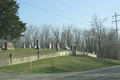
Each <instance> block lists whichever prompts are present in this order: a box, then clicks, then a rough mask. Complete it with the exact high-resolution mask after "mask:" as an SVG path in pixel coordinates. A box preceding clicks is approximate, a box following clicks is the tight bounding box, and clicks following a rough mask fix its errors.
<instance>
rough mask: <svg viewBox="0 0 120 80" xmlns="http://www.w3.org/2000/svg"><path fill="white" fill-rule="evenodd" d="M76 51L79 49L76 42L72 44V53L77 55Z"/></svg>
mask: <svg viewBox="0 0 120 80" xmlns="http://www.w3.org/2000/svg"><path fill="white" fill-rule="evenodd" d="M76 51H77V46H76V44H72V45H71V52H72V55H76Z"/></svg>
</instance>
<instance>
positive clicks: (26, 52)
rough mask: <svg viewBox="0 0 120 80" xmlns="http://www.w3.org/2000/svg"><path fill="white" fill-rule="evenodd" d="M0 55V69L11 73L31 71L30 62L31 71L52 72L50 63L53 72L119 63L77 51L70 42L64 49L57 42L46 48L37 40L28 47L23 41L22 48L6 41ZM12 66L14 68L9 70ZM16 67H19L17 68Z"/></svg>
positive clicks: (89, 68) (74, 45)
mask: <svg viewBox="0 0 120 80" xmlns="http://www.w3.org/2000/svg"><path fill="white" fill-rule="evenodd" d="M3 45H4V44H3ZM83 53H86V55H83ZM0 55H1V56H0V71H3V72H12V73H15V72H18V73H31V68H30V64H31V62H32V65H33V67H32V73H53V71H52V69H51V63H52V65H54V72H55V73H65V72H75V71H83V70H91V69H95V68H102V67H109V66H113V65H119V64H120V62H119V61H115V60H107V59H100V58H92V57H88V56H90V55H94V56H95V54H92V53H87V52H79V51H77V46H76V44H72V45H71V48H69V47H68V46H67V44H65V48H64V49H61V48H60V46H59V44H58V43H57V44H56V47H55V46H54V45H53V44H48V48H40V44H39V43H38V40H37V45H36V46H35V47H32V46H31V45H29V47H28V48H27V47H26V45H25V43H23V48H14V47H13V44H12V42H7V43H5V47H4V46H3V47H1V51H0ZM95 57H96V56H95ZM86 61H88V62H86ZM98 61H99V63H98ZM63 62H64V63H63ZM109 62H111V64H109ZM61 63H62V64H61ZM103 63H106V64H103ZM41 64H42V65H41ZM93 64H94V66H93ZM108 64H109V65H108ZM97 65H99V66H97ZM22 66H24V67H22ZM35 66H36V67H35ZM66 66H67V67H66ZM88 66H92V67H88ZM13 67H14V69H13V70H11V68H13ZM17 67H21V68H19V69H17Z"/></svg>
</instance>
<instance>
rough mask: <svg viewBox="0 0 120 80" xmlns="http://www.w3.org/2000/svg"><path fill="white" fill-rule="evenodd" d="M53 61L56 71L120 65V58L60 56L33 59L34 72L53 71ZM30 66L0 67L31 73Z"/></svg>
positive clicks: (25, 64)
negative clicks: (119, 59)
mask: <svg viewBox="0 0 120 80" xmlns="http://www.w3.org/2000/svg"><path fill="white" fill-rule="evenodd" d="M51 63H53V65H54V71H55V73H66V72H78V71H86V70H92V69H97V68H103V67H110V66H115V65H120V61H118V60H110V59H100V58H92V57H88V56H60V57H54V58H47V59H41V60H37V61H33V62H32V64H33V66H32V67H33V69H32V73H53V72H52V65H51ZM30 66H31V63H30V62H28V63H22V64H16V65H10V66H4V67H0V72H9V73H30Z"/></svg>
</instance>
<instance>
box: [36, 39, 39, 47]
mask: <svg viewBox="0 0 120 80" xmlns="http://www.w3.org/2000/svg"><path fill="white" fill-rule="evenodd" d="M36 49H39V40H37V47H36Z"/></svg>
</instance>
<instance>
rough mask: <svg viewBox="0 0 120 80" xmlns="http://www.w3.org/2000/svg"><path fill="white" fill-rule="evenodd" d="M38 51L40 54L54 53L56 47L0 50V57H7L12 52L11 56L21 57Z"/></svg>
mask: <svg viewBox="0 0 120 80" xmlns="http://www.w3.org/2000/svg"><path fill="white" fill-rule="evenodd" d="M38 51H40V54H44V53H46V54H47V53H55V52H57V51H56V49H39V50H37V49H33V48H32V49H23V48H17V49H15V50H2V51H0V59H7V58H9V56H10V53H12V54H13V57H23V56H29V55H35V54H37V52H38ZM59 51H63V49H60V50H59Z"/></svg>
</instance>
